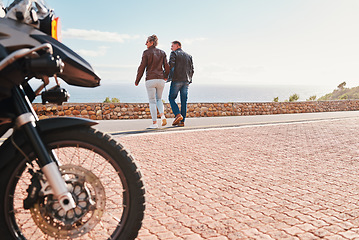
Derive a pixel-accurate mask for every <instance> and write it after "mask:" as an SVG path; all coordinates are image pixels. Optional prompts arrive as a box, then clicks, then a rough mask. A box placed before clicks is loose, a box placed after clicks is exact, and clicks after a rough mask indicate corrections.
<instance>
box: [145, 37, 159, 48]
mask: <svg viewBox="0 0 359 240" xmlns="http://www.w3.org/2000/svg"><path fill="white" fill-rule="evenodd" d="M147 41H149V42H153V46H157V44H158V37H157V36H156V35H155V34H153V35H152V36H149V37H148V38H147Z"/></svg>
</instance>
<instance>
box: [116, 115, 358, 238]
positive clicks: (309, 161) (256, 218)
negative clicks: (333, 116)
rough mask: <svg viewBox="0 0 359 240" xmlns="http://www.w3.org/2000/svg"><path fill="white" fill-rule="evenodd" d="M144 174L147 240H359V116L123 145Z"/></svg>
mask: <svg viewBox="0 0 359 240" xmlns="http://www.w3.org/2000/svg"><path fill="white" fill-rule="evenodd" d="M117 140H118V141H119V142H120V143H122V144H123V145H124V146H125V147H126V148H127V149H128V150H130V152H131V153H132V155H133V156H134V157H135V158H136V160H137V162H138V164H139V165H140V167H141V171H142V174H143V176H144V180H145V184H146V191H147V195H146V202H147V203H146V204H147V205H146V214H145V219H144V223H143V227H142V229H141V230H140V233H139V236H138V239H140V240H145V239H146V240H147V239H191V240H192V239H193V240H194V239H212V240H222V239H319V238H324V239H359V186H358V185H359V118H350V119H341V120H330V121H315V122H306V123H295V124H278V125H265V126H251V127H238V128H231V129H217V130H201V131H181V132H169V133H165V134H144V135H132V136H126V137H121V138H117Z"/></svg>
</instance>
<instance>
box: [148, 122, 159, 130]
mask: <svg viewBox="0 0 359 240" xmlns="http://www.w3.org/2000/svg"><path fill="white" fill-rule="evenodd" d="M156 128H158V125H157V123H156V124H152V125H151V126H149V127H148V128H147V129H156Z"/></svg>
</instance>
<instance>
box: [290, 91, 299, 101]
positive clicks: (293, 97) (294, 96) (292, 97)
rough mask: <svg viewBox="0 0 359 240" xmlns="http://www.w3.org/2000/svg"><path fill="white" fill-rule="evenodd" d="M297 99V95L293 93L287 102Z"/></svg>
mask: <svg viewBox="0 0 359 240" xmlns="http://www.w3.org/2000/svg"><path fill="white" fill-rule="evenodd" d="M298 99H299V95H298V94H296V93H294V94H293V95H292V96H290V97H289V102H295V101H297V100H298Z"/></svg>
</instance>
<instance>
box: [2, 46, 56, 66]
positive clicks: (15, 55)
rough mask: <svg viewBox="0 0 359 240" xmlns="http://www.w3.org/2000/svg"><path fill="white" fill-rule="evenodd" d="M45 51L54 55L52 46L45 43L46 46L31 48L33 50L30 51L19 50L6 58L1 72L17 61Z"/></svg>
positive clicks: (25, 49) (26, 49)
mask: <svg viewBox="0 0 359 240" xmlns="http://www.w3.org/2000/svg"><path fill="white" fill-rule="evenodd" d="M44 49H46V51H47V52H48V53H49V54H53V50H52V46H51V44H49V43H44V44H41V45H39V46H37V47H34V48H31V49H28V48H23V49H19V50H17V51H15V52H13V53H11V54H10V55H8V56H6V57H5V58H4V59H3V60H2V61H1V62H0V71H1V70H3V69H4V68H6V67H7V66H9V65H10V64H12V63H13V62H15V61H16V60H18V59H20V58H23V57H26V56H28V55H30V54H32V53H33V52H37V51H39V50H44Z"/></svg>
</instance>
